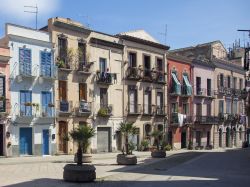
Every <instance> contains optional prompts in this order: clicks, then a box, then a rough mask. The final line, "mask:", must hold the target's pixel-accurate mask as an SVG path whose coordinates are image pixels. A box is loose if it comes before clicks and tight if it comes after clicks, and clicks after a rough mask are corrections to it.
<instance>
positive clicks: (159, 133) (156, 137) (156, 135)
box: [151, 130, 163, 151]
mask: <svg viewBox="0 0 250 187" xmlns="http://www.w3.org/2000/svg"><path fill="white" fill-rule="evenodd" d="M162 135H163V132H162V131H159V130H154V131H153V132H152V133H151V136H152V137H153V138H154V140H155V143H156V147H157V150H158V151H159V150H160V137H161V136H162Z"/></svg>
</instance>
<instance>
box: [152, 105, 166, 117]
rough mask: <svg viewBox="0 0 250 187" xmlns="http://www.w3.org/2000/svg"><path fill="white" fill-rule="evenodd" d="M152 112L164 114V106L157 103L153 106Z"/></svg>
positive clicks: (159, 114) (158, 114)
mask: <svg viewBox="0 0 250 187" xmlns="http://www.w3.org/2000/svg"><path fill="white" fill-rule="evenodd" d="M154 114H155V115H156V116H166V113H165V107H164V106H163V105H157V106H155V111H154Z"/></svg>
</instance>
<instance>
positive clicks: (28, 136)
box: [19, 127, 32, 155]
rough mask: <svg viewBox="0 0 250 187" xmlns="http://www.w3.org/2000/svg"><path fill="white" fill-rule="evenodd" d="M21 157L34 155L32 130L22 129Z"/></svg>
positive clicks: (28, 128)
mask: <svg viewBox="0 0 250 187" xmlns="http://www.w3.org/2000/svg"><path fill="white" fill-rule="evenodd" d="M19 146H20V155H32V128H30V127H27V128H20V140H19Z"/></svg>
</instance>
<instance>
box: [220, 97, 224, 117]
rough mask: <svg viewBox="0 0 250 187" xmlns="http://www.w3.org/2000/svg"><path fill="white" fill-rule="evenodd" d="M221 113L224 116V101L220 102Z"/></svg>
mask: <svg viewBox="0 0 250 187" xmlns="http://www.w3.org/2000/svg"><path fill="white" fill-rule="evenodd" d="M219 113H220V114H224V101H223V100H219Z"/></svg>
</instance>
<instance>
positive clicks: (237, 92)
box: [232, 89, 242, 98]
mask: <svg viewBox="0 0 250 187" xmlns="http://www.w3.org/2000/svg"><path fill="white" fill-rule="evenodd" d="M241 93H242V91H241V90H240V89H232V95H233V96H234V97H236V98H240V97H241Z"/></svg>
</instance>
